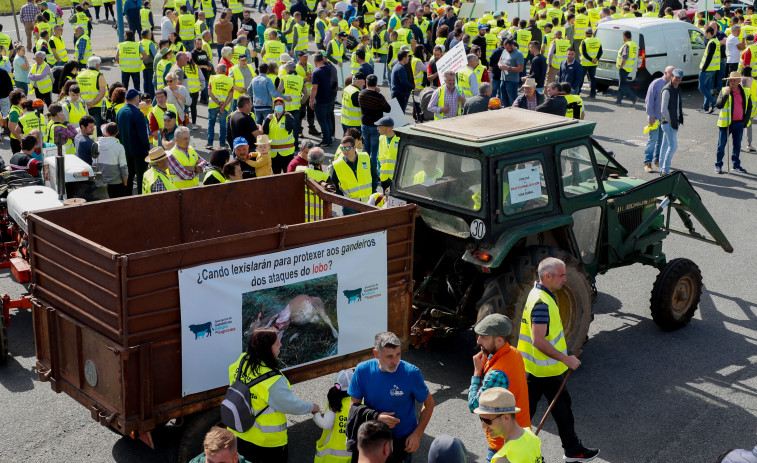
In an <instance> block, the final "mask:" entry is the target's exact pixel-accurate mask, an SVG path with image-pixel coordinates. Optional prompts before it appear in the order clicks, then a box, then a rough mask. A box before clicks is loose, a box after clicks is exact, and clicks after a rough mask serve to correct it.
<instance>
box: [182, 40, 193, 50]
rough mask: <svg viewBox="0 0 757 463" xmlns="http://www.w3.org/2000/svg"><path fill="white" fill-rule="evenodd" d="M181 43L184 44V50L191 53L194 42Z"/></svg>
mask: <svg viewBox="0 0 757 463" xmlns="http://www.w3.org/2000/svg"><path fill="white" fill-rule="evenodd" d="M181 43H183V44H184V48H186V49H187V51H190V52H191V51H192V50H194V49H195V40H194V39H192V40H182V41H181Z"/></svg>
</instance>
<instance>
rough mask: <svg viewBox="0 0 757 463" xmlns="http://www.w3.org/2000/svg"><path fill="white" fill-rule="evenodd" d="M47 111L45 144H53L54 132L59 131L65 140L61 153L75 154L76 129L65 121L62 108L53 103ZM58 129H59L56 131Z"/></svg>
mask: <svg viewBox="0 0 757 463" xmlns="http://www.w3.org/2000/svg"><path fill="white" fill-rule="evenodd" d="M47 110H48V113H47V117H48V123H47V130H46V135H45V142H47V143H55V133H56V131H61V132H62V133H63V134H64V138H66V142H65V143H63V152H64V153H65V154H76V148H75V147H74V137H75V136H76V129H75V128H74V126H73V125H71V124H69V123H68V121H67V120H66V113H64V112H63V107H62V106H61V105H59V104H57V103H55V104H52V105H50V107H49V108H47ZM58 127H61V129H58Z"/></svg>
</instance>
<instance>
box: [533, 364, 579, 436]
mask: <svg viewBox="0 0 757 463" xmlns="http://www.w3.org/2000/svg"><path fill="white" fill-rule="evenodd" d="M580 356H581V352H580V351H579V352H578V354H576V358H578V357H580ZM571 374H573V370H569V371H568V374H567V375H565V379H564V380H562V384H561V385H560V389H558V390H557V394H555V398H554V399H552V403H550V404H549V407H547V411H546V412H545V413H544V416H543V417H542V419H541V421H540V422H539V426H538V427H537V428H536V432H534V435H537V436H538V435H539V431H541V427H542V426H544V422H545V421H547V417H548V416H549V413H550V412H551V411H552V409H553V408H554V407H555V404H556V403H557V399H558V398H560V394H562V391H563V389H565V384H566V383H567V382H568V379H569V378H570V375H571Z"/></svg>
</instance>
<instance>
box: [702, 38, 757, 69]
mask: <svg viewBox="0 0 757 463" xmlns="http://www.w3.org/2000/svg"><path fill="white" fill-rule="evenodd" d="M711 43H714V45H713V46H714V47H715V52H714V53H713V54H712V60H711V61H710V65H709V66H707V69H702V66H704V61H705V59H706V58H707V47H705V52H704V53H702V61H701V62H700V63H699V69H702V70H703V71H719V70H720V42H718V39H715V38H712V39H710V41H709V42H707V46H709V44H711ZM749 50H751V51H752V62H754V59H755V58H757V55H755V53H756V52H757V46H755V45H754V44H752V45H749ZM742 56H743V54H742ZM741 65H742V66H743V65H744V61H743V58H742V59H741Z"/></svg>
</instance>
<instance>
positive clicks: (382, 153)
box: [378, 92, 442, 182]
mask: <svg viewBox="0 0 757 463" xmlns="http://www.w3.org/2000/svg"><path fill="white" fill-rule="evenodd" d="M439 93H442V92H439ZM399 142H400V137H399V135H394V136H393V137H392V138H391V140H390V139H389V138H387V136H386V135H381V136H380V137H379V152H378V161H379V169H380V170H379V179H381V181H382V182H385V181H387V180H392V179H393V178H394V166H395V164H396V163H397V146H398V145H399Z"/></svg>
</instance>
